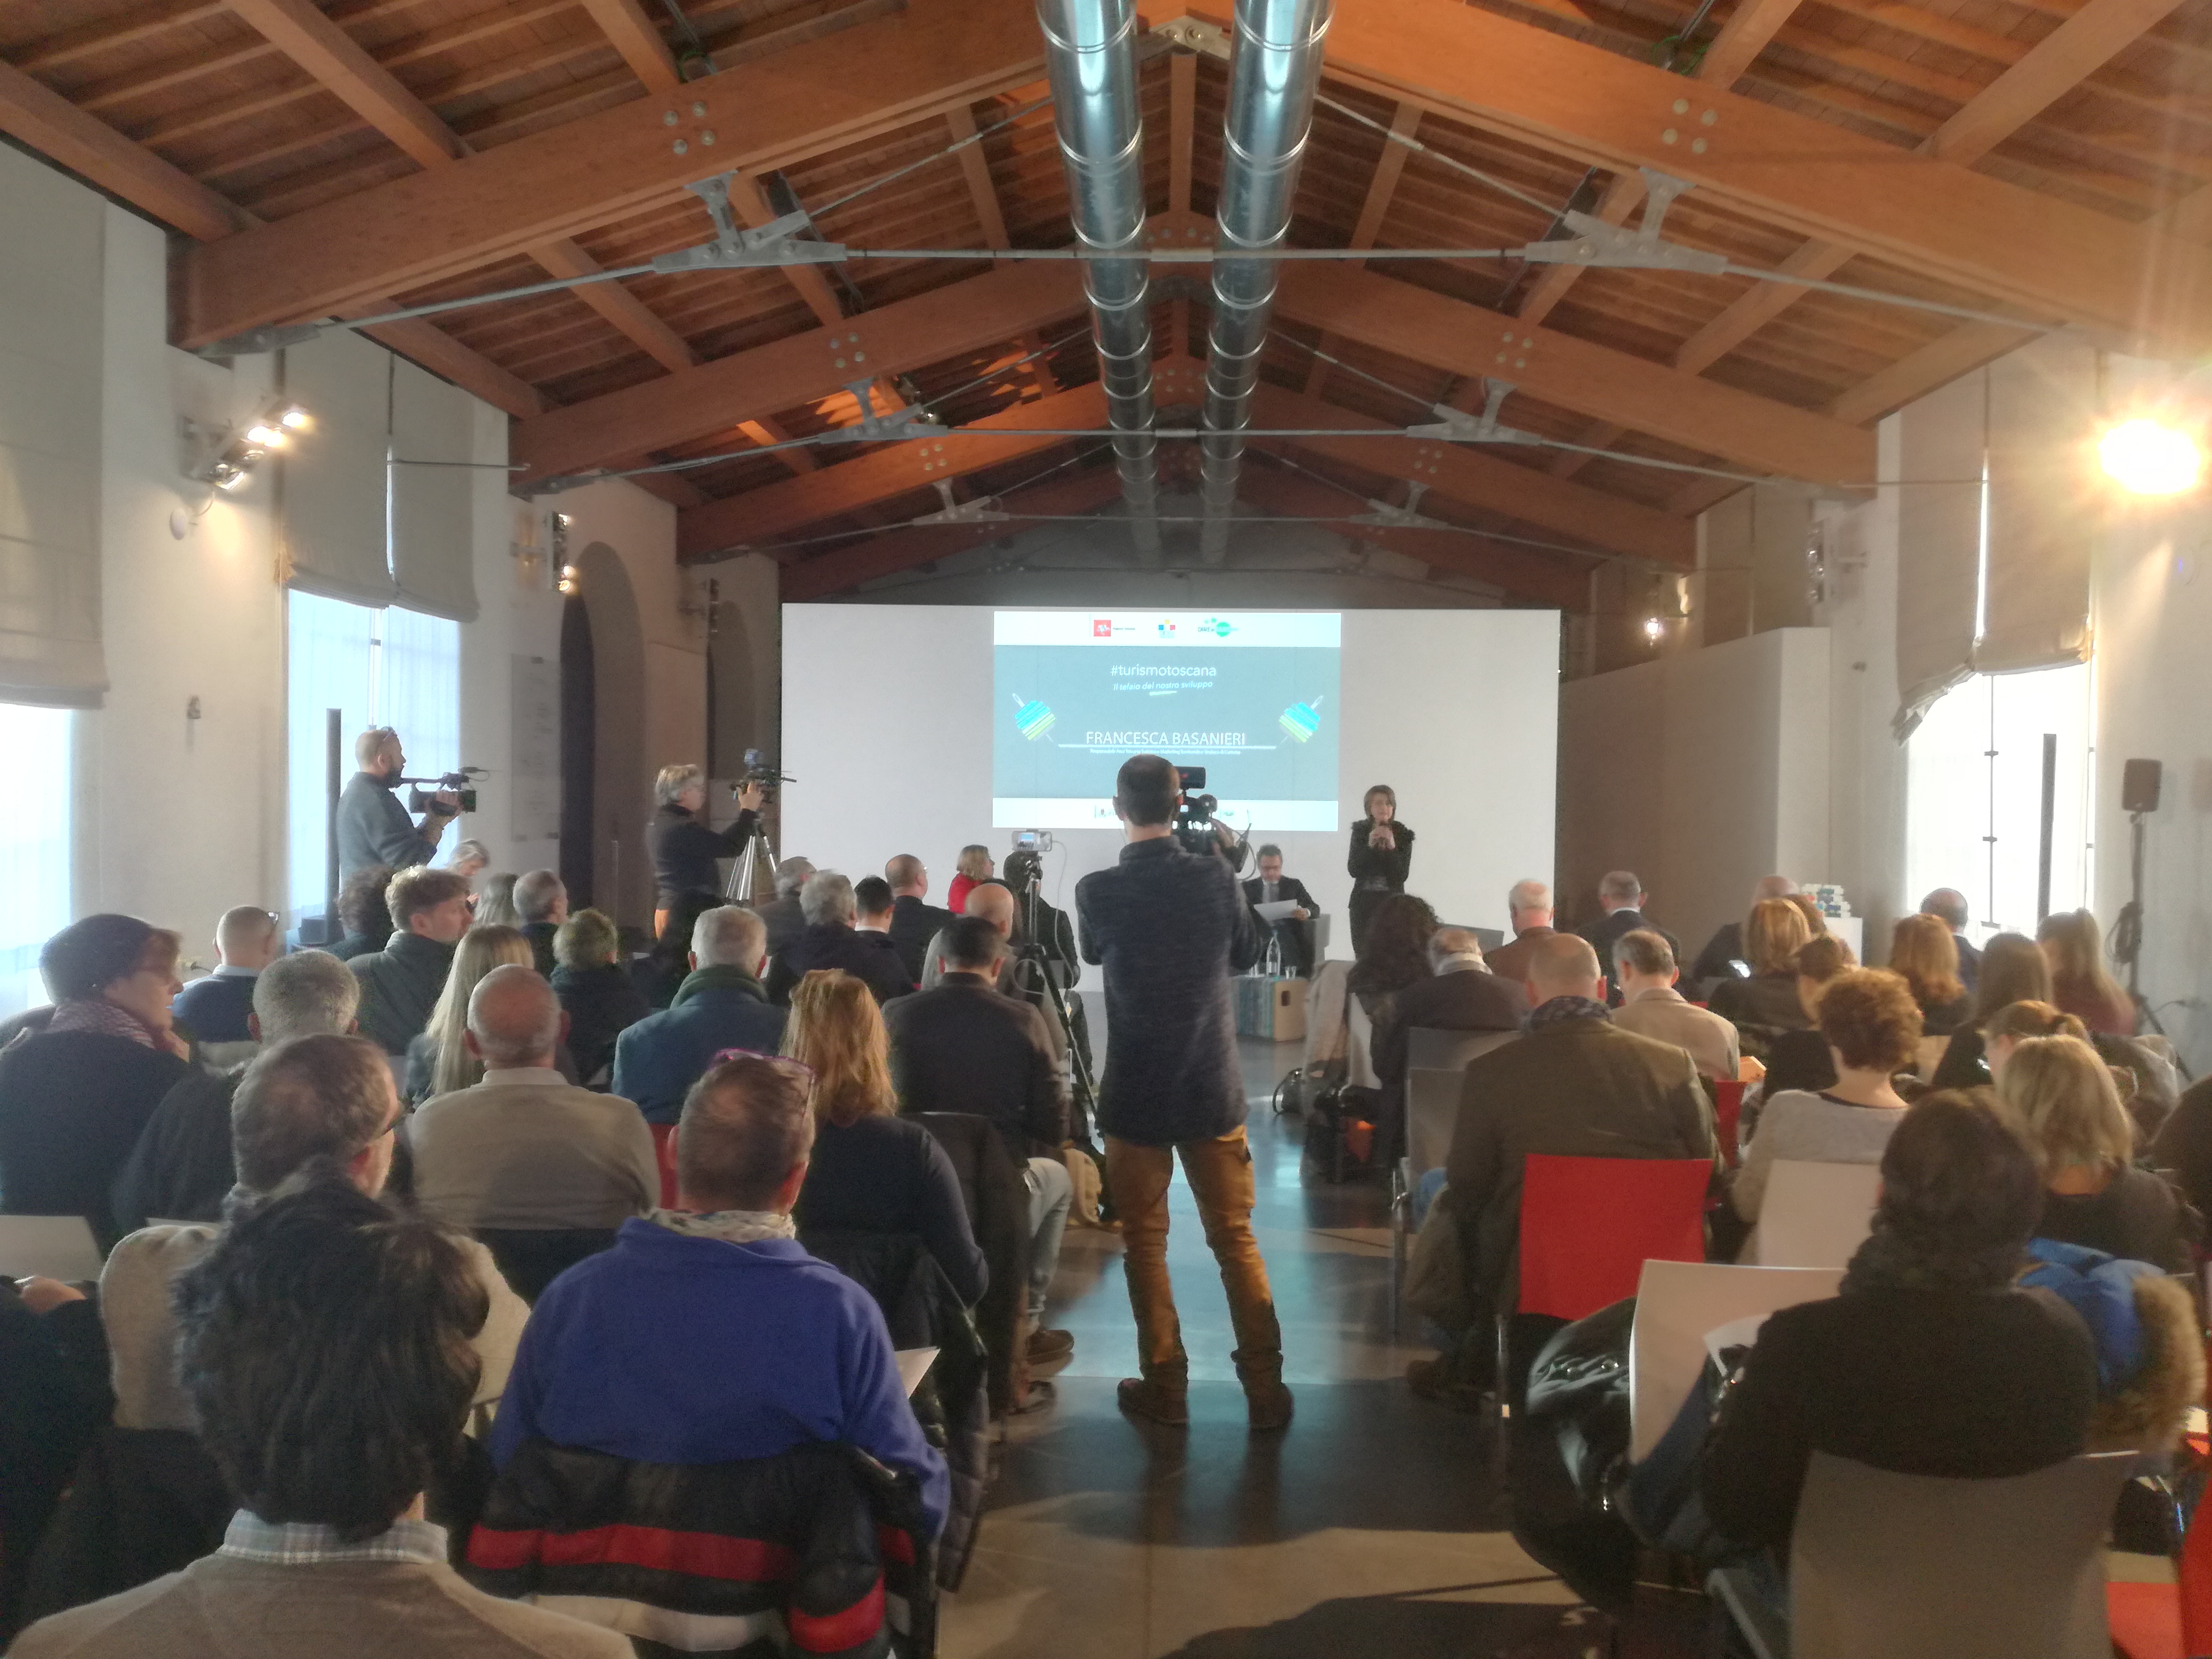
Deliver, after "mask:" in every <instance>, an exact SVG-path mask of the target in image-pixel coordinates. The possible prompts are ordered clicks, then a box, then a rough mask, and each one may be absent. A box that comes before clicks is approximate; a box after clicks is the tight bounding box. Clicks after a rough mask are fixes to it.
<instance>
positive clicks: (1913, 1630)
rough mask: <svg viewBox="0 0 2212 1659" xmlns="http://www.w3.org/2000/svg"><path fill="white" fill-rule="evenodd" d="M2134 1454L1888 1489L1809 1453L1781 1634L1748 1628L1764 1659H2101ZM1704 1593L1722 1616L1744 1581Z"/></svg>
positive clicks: (1854, 1468) (1735, 1579)
mask: <svg viewBox="0 0 2212 1659" xmlns="http://www.w3.org/2000/svg"><path fill="white" fill-rule="evenodd" d="M2134 1462H2135V1454H2134V1453H2132V1452H2107V1453H2104V1454H2102V1455H2097V1456H2093V1457H2076V1458H2072V1459H2069V1461H2068V1462H2063V1463H2057V1464H2053V1465H2052V1466H2051V1468H2047V1469H2039V1470H2037V1471H2036V1472H2035V1473H2034V1474H2021V1475H2011V1476H2007V1477H2004V1478H2002V1479H1996V1480H1951V1479H1948V1478H1946V1477H1943V1476H1938V1475H1928V1474H1893V1473H1892V1472H1890V1471H1889V1470H1887V1469H1876V1468H1869V1467H1868V1466H1867V1465H1865V1464H1863V1463H1857V1462H1852V1461H1851V1460H1850V1459H1849V1458H1844V1457H1833V1456H1831V1455H1828V1454H1827V1453H1826V1452H1818V1451H1816V1452H1814V1454H1813V1457H1812V1463H1811V1466H1810V1467H1809V1468H1808V1469H1807V1471H1806V1474H1805V1488H1804V1492H1803V1494H1802V1496H1801V1497H1800V1498H1798V1500H1797V1524H1796V1528H1795V1530H1794V1532H1793V1534H1792V1536H1791V1545H1790V1628H1789V1632H1788V1645H1787V1648H1786V1649H1784V1650H1778V1649H1777V1647H1776V1646H1775V1644H1774V1641H1773V1632H1772V1631H1771V1628H1769V1629H1766V1630H1758V1629H1755V1628H1753V1627H1751V1626H1743V1628H1744V1630H1745V1634H1746V1635H1747V1637H1748V1638H1752V1640H1753V1644H1754V1646H1755V1647H1756V1649H1757V1650H1759V1652H1761V1653H1762V1654H1765V1655H1768V1656H1771V1659H1781V1656H1782V1654H1783V1653H1784V1652H1786V1653H1787V1654H1788V1656H1789V1659H2108V1656H2109V1655H2110V1654H2111V1652H2112V1640H2111V1637H2110V1635H2109V1633H2108V1631H2107V1626H2106V1617H2105V1594H2106V1585H2105V1560H2104V1540H2105V1527H2106V1522H2108V1521H2109V1520H2110V1519H2111V1518H2112V1505H2113V1504H2115V1503H2116V1502H2117V1501H2118V1498H2119V1494H2120V1488H2121V1487H2122V1486H2124V1485H2125V1484H2126V1482H2127V1479H2128V1475H2129V1473H2130V1469H2131V1468H2132V1467H2133V1465H2134ZM1708 1582H1709V1584H1711V1588H1712V1589H1713V1590H1714V1594H1715V1598H1716V1600H1717V1601H1718V1602H1719V1603H1720V1604H1721V1605H1722V1606H1723V1607H1727V1608H1729V1610H1730V1612H1731V1613H1732V1614H1733V1613H1734V1612H1735V1609H1737V1608H1738V1607H1743V1606H1745V1605H1746V1604H1747V1603H1749V1602H1752V1601H1753V1598H1751V1597H1749V1596H1747V1595H1746V1594H1745V1593H1744V1592H1745V1589H1746V1587H1747V1581H1746V1580H1745V1578H1744V1576H1743V1575H1742V1573H1741V1571H1740V1570H1733V1569H1724V1570H1723V1571H1721V1572H1718V1573H1716V1574H1714V1575H1713V1577H1712V1579H1711V1580H1709V1581H1708Z"/></svg>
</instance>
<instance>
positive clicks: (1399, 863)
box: [1345, 783, 1413, 957]
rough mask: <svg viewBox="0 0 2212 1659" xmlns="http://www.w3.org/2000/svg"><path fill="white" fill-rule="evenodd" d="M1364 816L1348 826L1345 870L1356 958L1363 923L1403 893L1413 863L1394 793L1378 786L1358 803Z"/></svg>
mask: <svg viewBox="0 0 2212 1659" xmlns="http://www.w3.org/2000/svg"><path fill="white" fill-rule="evenodd" d="M1361 810H1362V811H1364V812H1365V813H1366V817H1363V818H1361V819H1360V820H1359V821H1358V823H1355V824H1353V825H1352V855H1351V856H1350V857H1349V858H1348V859H1346V860H1345V867H1346V869H1347V870H1349V871H1350V872H1352V955H1353V956H1355V957H1356V956H1358V954H1359V953H1360V951H1362V950H1363V949H1364V948H1365V945H1366V943H1367V924H1368V922H1369V921H1370V919H1371V918H1372V917H1373V916H1374V915H1375V907H1376V905H1378V904H1380V903H1382V902H1383V900H1384V899H1385V898H1387V897H1388V896H1389V895H1391V894H1392V893H1402V892H1404V891H1405V890H1406V873H1407V871H1408V870H1410V869H1411V868H1412V867H1413V831H1412V830H1411V829H1407V827H1406V826H1405V825H1404V824H1402V823H1399V822H1398V795H1397V792H1396V791H1395V790H1394V789H1392V788H1391V787H1390V786H1389V785H1388V784H1386V783H1378V784H1376V786H1375V787H1373V788H1372V789H1370V790H1369V791H1368V792H1367V795H1366V799H1364V801H1363V802H1362V803H1361Z"/></svg>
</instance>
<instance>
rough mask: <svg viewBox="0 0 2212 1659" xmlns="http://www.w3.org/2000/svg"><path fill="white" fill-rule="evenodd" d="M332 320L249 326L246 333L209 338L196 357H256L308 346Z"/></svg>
mask: <svg viewBox="0 0 2212 1659" xmlns="http://www.w3.org/2000/svg"><path fill="white" fill-rule="evenodd" d="M331 327H332V325H331V324H329V323H271V324H270V325H267V326H266V327H264V328H249V329H247V330H246V331H245V332H244V333H243V334H234V335H232V336H230V337H228V339H222V340H210V342H209V343H207V344H205V345H204V346H200V347H198V348H197V349H195V350H194V351H193V353H192V355H193V356H196V357H253V356H259V355H260V354H261V353H263V352H264V351H282V350H283V349H284V348H285V347H286V346H295V345H305V344H307V342H308V341H310V340H316V339H320V338H321V337H323V336H324V335H325V334H326V333H328V332H329V331H331Z"/></svg>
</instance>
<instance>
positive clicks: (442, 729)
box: [287, 588, 461, 924]
mask: <svg viewBox="0 0 2212 1659" xmlns="http://www.w3.org/2000/svg"><path fill="white" fill-rule="evenodd" d="M288 606H289V617H290V623H289V631H290V667H289V694H288V703H289V711H288V737H287V742H288V747H289V760H290V764H289V775H290V787H289V801H288V803H287V805H288V818H289V825H290V829H289V835H290V842H291V846H290V853H291V857H290V870H291V893H290V897H289V906H290V910H291V915H290V918H289V920H290V921H292V922H294V923H295V924H296V923H297V922H298V921H300V920H301V919H302V918H303V917H307V916H319V915H322V913H323V908H324V902H325V896H326V894H327V892H328V890H329V886H328V884H329V878H330V841H329V830H330V794H329V790H330V769H329V761H328V750H329V738H328V731H329V711H330V710H331V709H333V708H336V709H338V710H339V711H341V717H340V720H339V753H338V782H339V785H340V787H343V785H344V782H345V781H346V780H347V779H349V778H350V777H351V776H352V775H353V773H354V763H353V740H354V738H356V736H357V735H358V734H359V733H360V732H362V730H364V729H365V728H366V727H368V726H394V727H396V728H398V732H399V736H400V738H401V740H402V741H403V742H404V744H406V746H407V769H408V773H409V775H410V776H413V777H432V776H435V775H439V774H441V773H444V772H448V771H451V770H453V769H454V768H455V767H457V766H459V764H460V737H461V629H460V624H459V623H453V622H447V621H446V620H444V619H443V618H441V617H424V616H418V615H416V613H415V612H413V611H403V610H400V609H398V607H397V606H393V607H392V608H390V609H386V610H377V609H374V608H373V607H370V606H368V605H349V604H348V603H346V602H345V601H344V600H343V599H325V598H323V597H321V596H320V595H318V594H314V593H309V592H303V591H301V589H298V588H295V589H293V590H292V592H291V594H290V596H289V601H288ZM448 836H449V837H452V836H453V832H451V831H449V832H448Z"/></svg>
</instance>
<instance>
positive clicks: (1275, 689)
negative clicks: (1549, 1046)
mask: <svg viewBox="0 0 2212 1659" xmlns="http://www.w3.org/2000/svg"><path fill="white" fill-rule="evenodd" d="M1558 746H1559V613H1558V612H1557V611H1455V610H1443V609H1437V610H1407V611H1206V610H1182V611H1131V610H1121V609H1118V608H1115V607H1111V606H1107V607H1101V608H1098V609H1095V610H1077V609H1073V608H1058V609H1051V610H1047V609H1042V608H1039V607H1030V608H1016V607H1012V606H1006V607H1000V608H997V609H994V608H992V607H990V606H969V605H866V604H859V605H854V604H846V605H786V606H785V607H784V608H783V693H782V750H781V755H780V757H779V758H780V759H781V762H782V763H783V769H784V770H785V771H786V772H787V773H789V774H790V775H791V776H792V777H793V779H794V780H795V781H793V782H791V783H788V784H786V785H785V786H784V787H783V790H782V793H781V799H780V801H779V803H778V813H777V821H776V823H775V835H776V848H777V851H778V853H779V854H781V855H785V856H790V855H803V856H804V857H806V858H809V859H811V860H813V861H814V862H815V864H816V865H817V866H819V867H821V868H823V869H830V870H840V871H842V872H845V873H846V874H848V875H849V876H852V877H854V878H855V879H857V878H860V877H861V876H864V875H867V874H871V873H877V874H880V873H881V872H882V870H883V867H884V862H885V861H886V860H889V859H890V858H891V857H892V856H893V855H894V854H899V853H911V854H915V856H917V857H919V858H920V859H921V860H922V862H923V863H924V864H926V865H927V866H928V869H929V873H930V893H931V896H932V897H933V898H934V899H938V900H940V901H941V900H942V898H943V896H944V894H945V888H946V886H947V885H948V884H950V883H951V879H952V875H953V866H954V861H955V860H957V858H958V856H959V854H960V849H961V848H963V847H965V846H968V845H969V844H971V843H981V844H982V845H983V846H985V847H987V848H989V849H990V851H991V854H992V856H993V857H994V859H998V860H1004V859H1005V857H1006V854H1007V852H1008V851H1009V850H1010V849H1011V848H1012V845H1013V841H1014V837H1015V836H1017V835H1018V834H1020V833H1022V832H1023V831H1025V830H1030V831H1036V832H1038V833H1040V834H1041V835H1045V836H1050V837H1051V838H1052V843H1053V844H1052V849H1051V851H1050V852H1048V854H1046V857H1045V883H1046V885H1045V896H1046V897H1047V898H1048V899H1050V900H1051V901H1052V902H1054V903H1055V904H1059V905H1062V906H1072V905H1073V903H1074V900H1075V884H1076V882H1077V881H1078V880H1079V879H1080V878H1082V877H1083V876H1084V875H1085V873H1086V872H1090V871H1092V870H1097V869H1103V868H1104V867H1106V866H1109V865H1110V864H1112V863H1113V862H1114V861H1115V859H1117V858H1118V857H1119V856H1120V855H1121V848H1122V845H1123V841H1122V836H1121V825H1120V824H1119V823H1117V822H1116V821H1115V817H1114V809H1113V804H1112V794H1113V787H1114V775H1115V771H1116V770H1118V769H1119V768H1120V767H1121V763H1122V761H1123V760H1125V759H1126V758H1127V757H1129V756H1130V755H1132V754H1135V753H1139V752H1140V751H1150V752H1152V753H1155V754H1163V755H1165V756H1167V757H1169V758H1170V759H1171V760H1173V761H1175V762H1176V763H1177V764H1178V765H1182V766H1202V767H1204V768H1205V769H1206V792H1207V793H1210V794H1212V795H1214V796H1215V797H1217V798H1218V799H1219V801H1220V803H1221V806H1220V817H1221V819H1222V821H1223V822H1224V823H1227V824H1228V825H1229V826H1230V827H1231V829H1234V830H1235V831H1237V834H1238V835H1239V836H1243V837H1245V838H1246V842H1247V847H1248V849H1249V850H1250V851H1256V849H1257V848H1258V847H1259V846H1260V845H1261V844H1262V843H1270V844H1273V845H1274V846H1277V847H1279V848H1281V849H1282V853H1283V862H1284V868H1285V872H1287V873H1288V874H1290V875H1293V876H1296V877H1297V878H1299V879H1300V880H1301V881H1303V882H1304V883H1305V884H1306V886H1307V888H1308V889H1309V890H1310V891H1311V892H1312V893H1313V895H1314V896H1315V897H1316V899H1317V900H1318V901H1319V902H1320V903H1321V907H1322V913H1323V915H1326V916H1327V917H1328V918H1329V919H1330V928H1329V933H1330V941H1329V946H1328V949H1329V953H1330V954H1331V955H1332V956H1337V957H1346V956H1349V955H1350V954H1351V940H1350V938H1349V935H1348V934H1347V933H1346V922H1345V920H1344V917H1345V908H1346V902H1348V900H1349V898H1350V896H1351V890H1352V878H1351V876H1350V874H1349V873H1348V872H1347V870H1346V856H1347V854H1348V853H1349V851H1350V846H1351V836H1350V829H1351V825H1352V821H1353V820H1354V819H1356V818H1357V817H1358V816H1359V813H1360V802H1361V800H1362V799H1363V798H1364V796H1365V794H1366V792H1367V790H1368V788H1369V787H1370V786H1371V785H1374V784H1378V783H1382V784H1389V786H1390V787H1392V788H1394V789H1395V790H1396V791H1397V794H1398V805H1399V815H1400V817H1401V819H1402V820H1403V821H1404V822H1405V823H1407V825H1409V826H1410V827H1411V828H1412V829H1413V831H1414V833H1415V835H1416V836H1417V838H1418V839H1417V841H1416V844H1415V847H1414V853H1413V882H1412V890H1413V892H1415V893H1418V894H1419V895H1420V896H1422V897H1423V898H1425V899H1427V900H1428V901H1429V902H1430V903H1431V904H1432V905H1434V906H1435V907H1436V908H1437V912H1438V914H1440V915H1443V917H1444V918H1445V919H1446V920H1447V921H1455V922H1460V923H1463V924H1466V925H1468V926H1471V927H1504V926H1505V925H1506V917H1505V894H1506V890H1507V889H1508V888H1510V886H1512V884H1514V883H1515V882H1516V881H1519V880H1521V879H1522V878H1528V877H1534V878H1537V879H1539V880H1546V881H1548V880H1549V879H1550V878H1551V874H1552V859H1553V805H1554V801H1555V799H1556V786H1555V782H1554V776H1553V773H1554V766H1555V759H1556V754H1557V750H1558ZM1244 873H1245V874H1247V875H1248V876H1249V875H1250V874H1251V873H1253V860H1252V859H1251V858H1250V857H1249V856H1248V858H1247V861H1246V865H1245V872H1244Z"/></svg>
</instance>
